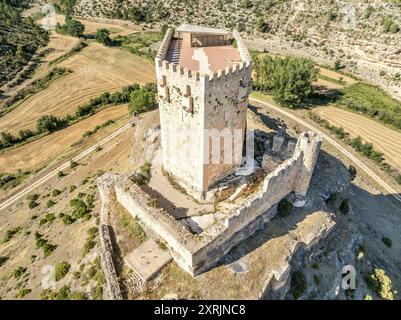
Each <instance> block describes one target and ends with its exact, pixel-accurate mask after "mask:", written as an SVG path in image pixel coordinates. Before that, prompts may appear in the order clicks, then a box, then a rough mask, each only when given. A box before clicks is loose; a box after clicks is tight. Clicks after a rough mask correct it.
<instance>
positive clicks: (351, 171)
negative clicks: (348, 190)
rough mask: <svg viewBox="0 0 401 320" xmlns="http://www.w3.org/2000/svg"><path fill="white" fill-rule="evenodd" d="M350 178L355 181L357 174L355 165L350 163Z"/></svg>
mask: <svg viewBox="0 0 401 320" xmlns="http://www.w3.org/2000/svg"><path fill="white" fill-rule="evenodd" d="M348 172H349V178H350V180H351V181H354V180H355V178H356V175H357V171H356V169H355V167H354V166H352V165H350V166H349V168H348Z"/></svg>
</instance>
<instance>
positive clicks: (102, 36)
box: [95, 28, 111, 46]
mask: <svg viewBox="0 0 401 320" xmlns="http://www.w3.org/2000/svg"><path fill="white" fill-rule="evenodd" d="M95 39H96V40H97V41H98V42H100V43H103V44H104V45H106V46H107V45H109V44H110V43H111V39H110V31H109V30H107V29H104V28H103V29H97V30H96V33H95Z"/></svg>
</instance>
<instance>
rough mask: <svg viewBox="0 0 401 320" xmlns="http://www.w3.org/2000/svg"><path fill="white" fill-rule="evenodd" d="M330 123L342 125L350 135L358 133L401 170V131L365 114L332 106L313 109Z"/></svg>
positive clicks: (355, 135) (353, 135)
mask: <svg viewBox="0 0 401 320" xmlns="http://www.w3.org/2000/svg"><path fill="white" fill-rule="evenodd" d="M314 112H315V113H316V114H317V115H319V116H320V117H321V118H322V119H326V120H327V121H329V122H330V124H332V125H335V126H337V127H342V128H344V130H345V131H346V132H349V133H350V134H351V136H352V137H357V136H358V135H360V136H361V137H362V139H363V140H364V141H366V142H370V143H372V144H373V146H374V148H375V149H376V150H378V151H380V152H382V153H383V154H384V157H385V159H386V162H388V163H389V164H390V165H392V166H393V167H395V168H398V169H400V170H401V133H400V132H397V131H395V130H392V129H390V128H387V127H386V126H384V125H382V124H380V123H378V122H376V121H374V120H372V119H368V118H367V117H365V116H362V115H359V114H356V113H353V112H350V111H347V110H344V109H341V108H336V107H333V106H328V107H319V108H317V109H315V110H314Z"/></svg>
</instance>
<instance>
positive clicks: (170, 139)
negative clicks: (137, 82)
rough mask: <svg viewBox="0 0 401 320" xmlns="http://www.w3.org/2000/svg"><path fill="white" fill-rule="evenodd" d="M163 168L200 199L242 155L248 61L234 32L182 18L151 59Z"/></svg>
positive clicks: (244, 50) (237, 165)
mask: <svg viewBox="0 0 401 320" xmlns="http://www.w3.org/2000/svg"><path fill="white" fill-rule="evenodd" d="M155 65H156V77H157V88H158V96H159V112H160V125H161V144H162V150H163V152H162V154H163V168H164V170H165V171H166V172H167V173H169V174H170V175H171V176H172V177H173V178H174V179H175V181H176V182H177V183H178V184H179V185H180V186H182V187H183V188H184V189H185V190H186V191H187V192H188V193H189V194H191V195H192V196H194V197H195V198H197V199H198V200H203V199H204V197H205V194H206V193H207V191H208V190H209V188H210V187H211V186H213V185H214V184H216V183H217V182H218V181H220V180H221V179H223V178H224V177H226V176H227V175H229V174H230V173H233V172H234V171H235V170H237V169H238V167H239V166H240V165H241V162H242V159H243V150H244V139H245V131H246V112H247V106H248V95H249V93H250V90H251V73H252V61H251V57H250V54H249V52H248V50H247V49H246V47H245V45H244V43H243V41H242V39H241V37H240V35H239V34H238V32H236V31H234V32H232V33H230V32H228V31H225V30H220V29H212V28H205V27H200V26H193V25H187V24H183V25H181V26H180V27H179V28H178V29H177V30H176V31H175V32H174V31H173V30H172V29H169V30H168V31H167V32H166V34H165V36H164V39H163V41H162V43H161V47H160V49H159V52H158V54H157V56H156V59H155Z"/></svg>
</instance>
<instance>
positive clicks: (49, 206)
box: [46, 200, 56, 208]
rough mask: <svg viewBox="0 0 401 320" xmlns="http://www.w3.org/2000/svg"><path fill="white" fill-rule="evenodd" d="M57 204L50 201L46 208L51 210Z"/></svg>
mask: <svg viewBox="0 0 401 320" xmlns="http://www.w3.org/2000/svg"><path fill="white" fill-rule="evenodd" d="M55 204H56V202H54V201H53V200H48V201H47V202H46V208H51V207H53V206H54V205H55Z"/></svg>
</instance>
